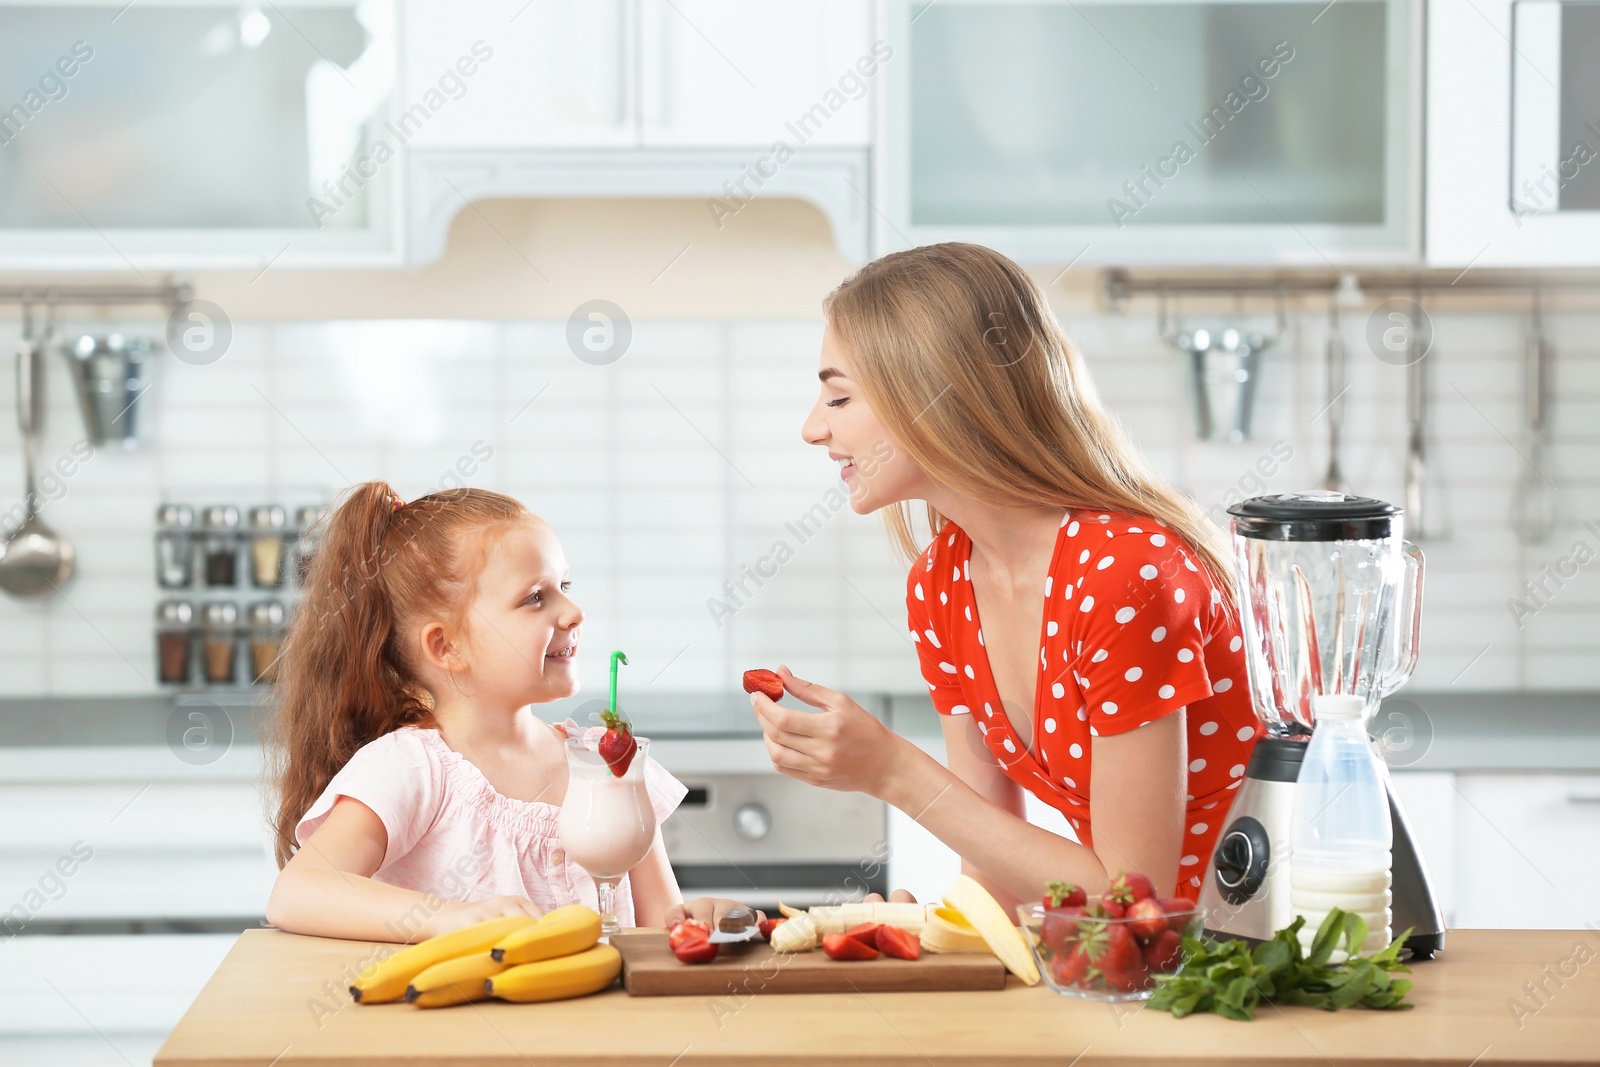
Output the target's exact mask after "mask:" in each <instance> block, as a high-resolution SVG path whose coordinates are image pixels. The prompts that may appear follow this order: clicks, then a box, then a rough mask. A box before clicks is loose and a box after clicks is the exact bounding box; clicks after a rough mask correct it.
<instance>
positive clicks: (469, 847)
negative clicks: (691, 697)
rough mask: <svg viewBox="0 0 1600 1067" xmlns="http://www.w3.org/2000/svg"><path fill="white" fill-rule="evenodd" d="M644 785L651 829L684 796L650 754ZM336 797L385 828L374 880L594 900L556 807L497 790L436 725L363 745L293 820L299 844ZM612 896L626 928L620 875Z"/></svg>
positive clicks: (437, 890) (444, 893) (485, 893)
mask: <svg viewBox="0 0 1600 1067" xmlns="http://www.w3.org/2000/svg"><path fill="white" fill-rule="evenodd" d="M567 728H568V730H569V731H570V732H571V733H572V734H573V735H574V736H576V735H577V734H578V733H579V732H580V731H582V729H583V728H582V727H580V726H578V725H577V724H576V723H572V722H569V723H568V724H567ZM645 788H646V790H647V791H648V792H649V794H650V800H651V806H652V807H653V808H654V809H655V813H656V822H657V824H658V825H659V824H660V823H661V822H664V821H665V820H666V818H667V816H668V815H671V814H672V813H673V811H675V810H676V809H677V807H678V804H679V803H680V802H682V800H683V798H684V795H685V794H686V793H687V792H688V790H687V789H686V788H685V786H684V785H683V783H682V782H679V781H678V780H677V779H676V778H674V777H673V776H672V774H671V773H669V772H668V771H667V769H666V768H665V767H663V766H661V764H659V763H657V762H656V761H655V760H653V759H651V760H648V761H647V762H646V764H645ZM341 796H346V797H351V798H353V799H355V800H359V801H361V803H363V804H365V805H366V806H367V807H369V808H371V809H372V810H373V812H374V813H375V814H376V815H377V816H378V818H379V819H381V820H382V821H383V827H384V829H385V830H386V831H388V834H389V844H388V848H387V849H386V850H385V852H384V857H383V862H382V863H381V864H380V865H379V866H378V870H377V872H376V873H374V874H373V876H372V877H373V878H374V879H375V880H377V881H379V882H385V883H387V884H389V885H394V886H399V887H401V888H402V889H412V890H416V891H418V892H421V893H431V894H433V895H434V896H437V897H442V898H444V899H446V900H450V901H455V902H458V903H463V904H469V903H472V902H474V901H479V900H485V899H487V898H489V897H496V896H517V897H526V898H528V899H529V900H531V901H533V902H534V903H535V904H537V905H539V906H540V907H541V908H543V909H545V910H546V911H549V910H551V909H553V908H558V907H560V906H562V905H563V904H588V905H589V906H590V907H595V906H596V905H597V903H598V894H597V892H596V890H595V885H594V880H593V879H591V878H590V877H589V875H588V873H587V872H585V871H584V869H583V868H582V867H579V866H578V865H577V864H576V863H574V862H572V861H571V860H569V859H568V858H567V855H566V853H565V852H564V851H563V850H562V848H561V838H560V835H559V834H558V833H557V831H556V818H557V816H559V815H560V814H561V805H560V804H548V803H545V802H544V801H538V800H531V801H530V800H514V799H512V798H511V797H507V796H502V795H501V794H500V793H498V792H496V791H495V788H494V786H492V785H490V784H489V781H488V779H486V778H485V777H484V776H483V772H481V771H479V770H478V768H477V767H474V766H473V765H472V763H471V762H469V761H468V760H467V759H466V758H465V757H464V756H462V755H461V753H459V752H457V751H455V750H454V749H452V748H451V747H450V746H449V745H447V744H445V742H444V738H442V737H440V736H439V731H438V730H434V729H425V728H422V727H416V726H405V727H401V728H400V729H398V730H395V731H393V732H392V733H388V734H385V735H383V736H382V737H380V738H377V739H376V740H374V741H371V742H369V743H367V744H365V745H363V746H362V747H361V748H360V749H359V750H358V751H357V752H356V754H355V755H354V756H352V757H350V762H349V763H347V764H345V766H344V768H343V769H342V770H340V771H339V773H338V774H336V775H334V776H333V780H332V781H330V782H329V783H328V787H327V788H326V789H324V790H323V791H322V795H321V796H319V797H318V798H317V799H316V802H315V803H314V804H312V805H311V809H310V810H309V811H307V812H306V814H305V817H304V818H302V819H301V820H300V823H299V825H298V826H297V827H296V829H295V837H296V839H297V840H298V841H299V842H300V843H301V844H302V845H303V844H305V841H306V838H308V837H310V836H311V834H312V833H313V832H314V831H315V830H316V829H317V827H319V826H321V825H322V822H323V820H324V819H326V818H327V817H328V812H330V811H332V810H333V803H334V801H335V800H337V799H338V798H339V797H341ZM617 897H618V900H617V920H618V921H619V922H620V923H621V924H622V925H623V926H632V925H633V924H634V923H633V893H632V889H631V886H630V885H629V882H628V879H627V878H626V877H624V878H623V880H622V885H621V891H620V892H619V893H618V894H617ZM397 933H402V934H407V933H409V932H408V931H397Z"/></svg>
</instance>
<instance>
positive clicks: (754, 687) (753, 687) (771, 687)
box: [744, 669, 783, 700]
mask: <svg viewBox="0 0 1600 1067" xmlns="http://www.w3.org/2000/svg"><path fill="white" fill-rule="evenodd" d="M744 691H745V692H746V693H762V694H764V695H765V696H766V698H767V699H768V700H778V699H781V698H782V696H783V679H782V678H779V677H778V675H777V672H775V671H769V670H764V669H757V670H753V671H745V672H744Z"/></svg>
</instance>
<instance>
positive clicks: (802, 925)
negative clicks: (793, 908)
mask: <svg viewBox="0 0 1600 1067" xmlns="http://www.w3.org/2000/svg"><path fill="white" fill-rule="evenodd" d="M821 943H822V931H820V930H818V929H817V921H816V920H815V919H813V918H812V917H811V916H810V915H809V914H807V913H806V912H803V911H802V912H797V913H796V914H795V915H794V916H793V917H791V918H789V919H787V920H786V921H784V922H781V923H779V924H778V925H777V926H774V927H773V928H772V950H773V951H774V952H810V951H811V950H812V949H814V948H816V947H817V946H818V945H820V944H821Z"/></svg>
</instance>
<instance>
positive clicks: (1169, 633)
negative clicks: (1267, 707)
mask: <svg viewBox="0 0 1600 1067" xmlns="http://www.w3.org/2000/svg"><path fill="white" fill-rule="evenodd" d="M1082 522H1089V523H1098V524H1099V525H1100V528H1101V529H1102V530H1103V532H1104V533H1105V535H1106V540H1105V542H1104V543H1103V545H1102V543H1101V541H1100V539H1099V538H1098V537H1096V538H1093V539H1089V540H1083V539H1081V538H1082V536H1083V534H1084V530H1083V529H1082V525H1081V523H1082ZM1074 539H1079V540H1078V543H1077V544H1073V543H1072V542H1073V540H1074ZM1085 546H1088V547H1085ZM971 555H972V544H971V541H970V539H968V538H967V537H966V535H965V533H964V532H962V531H961V530H960V529H959V528H957V527H955V526H954V525H951V526H950V527H949V529H948V531H947V532H946V533H945V534H942V535H941V536H940V537H939V538H937V539H936V540H935V541H934V542H933V543H932V544H931V545H930V546H929V547H928V549H927V551H926V552H925V553H924V556H923V559H922V563H923V566H922V567H913V568H912V573H911V574H908V575H907V589H906V610H907V617H908V621H909V633H910V635H911V637H912V639H913V647H914V651H915V653H916V655H917V656H918V657H919V660H920V662H921V664H922V670H923V675H924V679H925V680H926V681H927V682H928V684H929V689H930V692H931V694H932V696H933V701H934V705H935V707H937V708H939V709H940V710H941V711H943V712H945V713H946V714H955V715H972V716H973V718H974V720H975V721H977V723H978V726H979V729H980V732H981V733H982V734H984V735H985V745H986V747H987V748H988V749H989V751H990V753H991V754H992V756H993V758H994V759H995V760H996V762H997V763H998V764H999V766H1000V767H1001V769H1002V771H1003V772H1004V773H1005V774H1006V775H1007V777H1009V778H1011V779H1012V780H1014V781H1016V782H1017V783H1019V784H1020V785H1021V786H1022V787H1023V788H1025V789H1028V790H1029V791H1030V792H1032V793H1034V794H1035V795H1036V796H1038V797H1039V798H1040V799H1042V800H1044V801H1045V802H1046V803H1049V804H1051V805H1052V806H1054V807H1056V808H1058V809H1059V810H1060V811H1062V812H1063V814H1064V815H1065V816H1066V817H1067V818H1068V819H1069V820H1070V821H1071V822H1072V824H1073V825H1074V826H1076V827H1078V828H1079V829H1078V831H1077V832H1078V833H1079V837H1080V840H1082V841H1083V842H1084V843H1085V844H1089V845H1091V846H1092V843H1093V831H1094V827H1093V826H1092V824H1091V820H1090V818H1089V815H1090V801H1091V798H1089V797H1088V796H1087V795H1085V794H1084V793H1080V791H1079V790H1080V788H1081V789H1083V790H1087V789H1088V787H1089V784H1090V783H1089V780H1088V779H1086V778H1085V777H1084V775H1085V774H1086V773H1088V771H1089V769H1090V768H1089V764H1090V762H1091V759H1092V746H1091V744H1090V739H1091V738H1094V737H1102V736H1107V735H1114V734H1121V733H1126V732H1128V731H1130V730H1134V729H1137V728H1139V727H1141V726H1144V725H1146V724H1147V723H1150V722H1152V721H1154V720H1155V719H1157V718H1160V717H1162V716H1165V715H1170V714H1172V713H1174V712H1178V711H1184V712H1185V713H1186V714H1185V719H1184V722H1185V723H1186V727H1187V731H1188V738H1187V742H1188V757H1187V768H1186V770H1187V782H1186V790H1185V797H1186V800H1185V805H1186V808H1187V810H1188V816H1187V818H1186V819H1185V822H1184V826H1185V830H1186V832H1185V834H1184V840H1185V843H1186V846H1187V847H1186V848H1185V850H1184V852H1185V857H1184V858H1185V859H1186V860H1187V859H1189V858H1191V857H1193V858H1194V859H1195V863H1194V864H1189V865H1186V867H1185V869H1186V870H1188V869H1191V868H1192V867H1193V866H1197V865H1199V863H1200V860H1199V857H1204V856H1209V855H1210V852H1211V849H1212V848H1214V847H1215V837H1216V836H1217V834H1218V833H1219V831H1220V828H1221V827H1222V826H1224V825H1226V823H1227V814H1228V812H1227V808H1228V805H1229V804H1230V803H1231V801H1232V798H1233V796H1234V795H1235V791H1236V790H1237V788H1238V786H1239V785H1240V779H1241V778H1242V776H1243V774H1244V770H1245V764H1246V763H1247V762H1248V756H1249V751H1250V746H1252V745H1253V744H1254V742H1255V737H1256V734H1257V732H1258V731H1259V724H1258V722H1257V721H1256V718H1255V714H1254V711H1253V710H1252V709H1251V707H1250V700H1249V693H1248V688H1249V687H1248V686H1245V685H1243V684H1242V682H1243V680H1244V678H1245V663H1244V656H1243V653H1242V649H1243V640H1242V638H1241V636H1240V634H1239V632H1238V626H1237V621H1236V620H1233V619H1230V617H1229V616H1230V614H1231V613H1230V612H1227V611H1219V610H1216V607H1215V606H1216V604H1217V603H1219V602H1220V600H1221V598H1222V594H1221V593H1220V592H1219V591H1218V589H1217V588H1214V587H1213V586H1212V585H1211V583H1210V582H1209V581H1208V579H1207V578H1206V576H1205V574H1204V572H1203V571H1201V570H1199V569H1198V568H1196V567H1195V566H1194V564H1193V563H1192V561H1191V560H1190V559H1189V557H1188V554H1187V553H1186V552H1184V551H1183V542H1182V541H1181V539H1178V538H1175V537H1174V535H1173V534H1172V533H1171V532H1170V531H1168V530H1166V529H1164V528H1163V527H1161V526H1160V525H1159V524H1153V523H1152V522H1151V521H1150V520H1148V519H1140V520H1138V521H1137V522H1136V523H1132V524H1130V522H1129V519H1128V517H1126V516H1122V515H1115V514H1112V513H1104V514H1103V515H1102V514H1100V513H1092V514H1089V515H1084V516H1082V517H1081V518H1080V517H1075V516H1073V515H1071V514H1070V513H1064V514H1063V515H1062V518H1061V522H1060V524H1059V526H1058V530H1057V534H1056V549H1055V553H1054V556H1053V558H1052V559H1051V561H1050V567H1049V571H1048V573H1047V574H1046V575H1045V577H1044V580H1043V584H1042V589H1043V592H1044V605H1043V607H1044V618H1043V620H1042V621H1041V622H1040V623H1038V624H1037V625H1038V626H1039V630H1038V631H1037V637H1038V640H1039V642H1040V643H1039V646H1038V649H1039V652H1038V654H1039V665H1040V672H1039V674H1038V675H1036V678H1037V679H1038V683H1037V685H1036V686H1035V687H1032V688H1030V690H1029V692H1030V693H1032V694H1036V696H1035V699H1036V700H1037V706H1036V707H1034V708H1033V709H1031V712H1032V714H1031V715H1030V719H1031V721H1032V722H1033V723H1035V724H1036V730H1037V733H1036V734H1035V736H1034V737H1033V740H1032V741H1031V742H1030V744H1031V745H1032V747H1031V748H1030V746H1029V745H1025V744H1023V742H1022V738H1021V737H1020V736H1019V735H1018V733H1017V730H1016V729H1015V728H1014V727H1013V726H1012V722H1011V719H1010V718H1008V717H1007V716H1006V715H1004V714H998V712H999V710H1000V699H999V695H998V694H997V693H996V692H995V688H994V686H995V681H994V674H993V673H992V666H998V665H999V657H1000V656H1002V655H1010V656H1013V657H1015V656H1017V655H1019V652H1020V654H1021V655H1022V656H1024V657H1025V656H1026V655H1027V651H1026V650H1018V649H1017V648H1016V647H1015V644H1013V645H1012V646H1011V648H1010V649H1009V650H1006V651H1002V650H1000V649H989V648H988V646H987V644H986V642H985V640H984V635H983V631H982V628H981V626H980V623H981V619H980V616H979V609H978V603H977V593H976V592H975V591H974V587H973V582H972V569H971ZM947 575H948V577H946V576H947ZM979 581H980V584H981V578H980V580H979ZM1036 588H1037V587H1036ZM1058 593H1059V594H1060V595H1059V596H1057V595H1056V594H1058ZM1035 603H1036V604H1037V601H1036V602H1035ZM1074 605H1075V606H1076V608H1077V610H1073V607H1074ZM1208 605H1210V607H1208ZM1217 638H1221V640H1216V639H1217ZM991 657H993V664H991ZM1013 664H1014V660H1013ZM1011 669H1012V670H1014V669H1015V667H1014V665H1013V666H1012V667H1011ZM1236 682H1238V683H1240V684H1235V683H1236ZM1090 694H1093V697H1092V699H1091V697H1090ZM1015 699H1019V700H1021V699H1026V697H1025V696H1023V695H1022V694H1016V695H1015ZM1069 709H1070V713H1069ZM1015 714H1016V711H1015V710H1013V715H1015ZM1018 721H1019V722H1020V721H1021V720H1020V719H1019V720H1018ZM1080 783H1081V787H1080ZM1218 809H1220V810H1218ZM1202 810H1203V811H1205V815H1204V816H1201V815H1200V812H1201V811H1202Z"/></svg>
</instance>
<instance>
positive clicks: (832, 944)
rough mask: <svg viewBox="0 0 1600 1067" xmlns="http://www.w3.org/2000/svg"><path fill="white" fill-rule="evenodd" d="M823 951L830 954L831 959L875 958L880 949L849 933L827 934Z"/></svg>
mask: <svg viewBox="0 0 1600 1067" xmlns="http://www.w3.org/2000/svg"><path fill="white" fill-rule="evenodd" d="M822 951H823V952H826V953H827V954H828V958H829V959H830V960H875V959H877V958H878V950H877V949H875V948H873V947H872V946H871V945H869V944H867V943H866V942H865V941H862V940H860V939H859V938H855V937H851V936H850V935H849V934H825V935H823V938H822Z"/></svg>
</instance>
